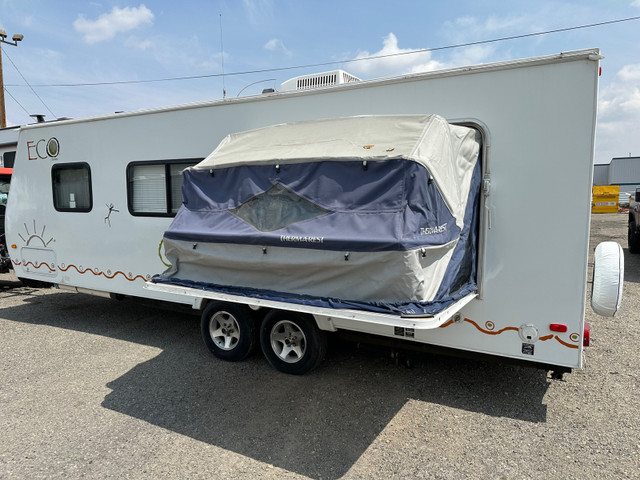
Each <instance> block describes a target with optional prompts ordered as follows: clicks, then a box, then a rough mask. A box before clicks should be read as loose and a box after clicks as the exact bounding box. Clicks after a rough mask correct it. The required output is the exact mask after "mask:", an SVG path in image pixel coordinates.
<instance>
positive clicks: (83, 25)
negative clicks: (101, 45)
mask: <svg viewBox="0 0 640 480" xmlns="http://www.w3.org/2000/svg"><path fill="white" fill-rule="evenodd" d="M153 19H154V15H153V12H151V10H149V9H148V8H147V7H145V6H144V4H141V5H140V6H139V7H124V8H118V7H113V9H112V10H111V12H109V13H104V14H102V15H100V16H99V17H98V18H97V19H96V20H88V19H86V18H85V17H84V15H79V16H78V18H77V19H76V20H75V21H74V22H73V28H75V30H76V31H77V32H80V33H82V34H83V35H84V39H85V41H86V42H87V43H97V42H102V41H105V40H110V39H112V38H113V37H115V36H116V34H118V33H122V32H128V31H130V30H134V29H136V28H138V27H140V26H142V25H151V24H152V23H153Z"/></svg>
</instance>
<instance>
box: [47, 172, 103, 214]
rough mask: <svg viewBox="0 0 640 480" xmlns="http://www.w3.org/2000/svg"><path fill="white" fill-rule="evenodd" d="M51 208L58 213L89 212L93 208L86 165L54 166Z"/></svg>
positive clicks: (89, 178) (89, 177) (89, 176)
mask: <svg viewBox="0 0 640 480" xmlns="http://www.w3.org/2000/svg"><path fill="white" fill-rule="evenodd" d="M51 180H52V184H53V206H54V207H55V209H56V210H58V211H59V212H90V211H91V208H92V207H93V198H92V193H91V169H90V168H89V165H88V164H86V163H72V164H66V165H54V166H53V167H52V169H51Z"/></svg>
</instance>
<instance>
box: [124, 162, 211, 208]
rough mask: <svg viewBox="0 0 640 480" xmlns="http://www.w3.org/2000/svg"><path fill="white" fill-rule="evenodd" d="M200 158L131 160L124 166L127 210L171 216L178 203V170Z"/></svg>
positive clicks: (180, 177) (180, 193)
mask: <svg viewBox="0 0 640 480" xmlns="http://www.w3.org/2000/svg"><path fill="white" fill-rule="evenodd" d="M199 161H200V160H199V159H197V160H196V159H194V160H169V161H164V162H158V161H151V162H134V163H131V164H129V166H128V167H127V192H128V197H129V201H128V203H129V212H130V213H131V214H132V215H137V216H148V217H173V216H174V215H175V214H176V213H177V212H178V209H179V208H180V205H182V171H183V170H184V169H185V168H187V167H191V166H193V165H195V164H197V163H198V162H199Z"/></svg>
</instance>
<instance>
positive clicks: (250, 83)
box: [0, 0, 640, 163]
mask: <svg viewBox="0 0 640 480" xmlns="http://www.w3.org/2000/svg"><path fill="white" fill-rule="evenodd" d="M633 17H640V0H624V1H617V0H606V1H605V0H603V1H593V0H584V1H580V2H577V1H576V2H575V3H572V2H564V1H553V2H551V1H545V0H541V1H536V2H531V1H526V2H525V1H520V0H512V1H509V2H505V1H502V0H501V1H497V0H496V1H477V0H475V1H468V0H457V1H456V2H450V1H438V0H431V1H426V0H424V1H417V0H416V1H408V0H406V1H405V0H395V1H393V2H392V1H389V0H384V1H380V0H341V1H335V0H322V1H320V0H318V1H315V0H209V1H189V0H183V1H182V2H176V1H168V0H158V1H154V0H145V1H144V3H143V2H140V1H139V0H137V1H136V0H121V1H111V0H104V1H87V0H83V1H79V0H65V1H58V2H52V1H50V0H0V28H2V29H4V30H5V31H6V32H7V34H8V39H10V38H11V37H12V36H13V34H15V33H21V34H23V35H24V40H23V41H22V42H20V43H19V44H18V46H17V47H14V46H10V45H5V44H3V45H2V54H3V57H2V60H3V72H4V83H5V103H6V114H7V123H8V124H9V125H23V124H27V123H31V122H32V121H33V120H32V119H31V118H30V117H29V115H31V114H44V115H46V117H45V118H46V119H47V120H51V119H54V118H61V117H70V118H82V117H88V116H94V115H102V114H108V113H112V112H116V111H130V110H137V109H145V108H154V107H160V106H166V105H176V104H183V103H190V102H198V101H203V100H213V99H220V98H222V97H223V95H224V94H226V96H227V97H235V96H238V95H241V96H245V95H255V94H259V93H260V92H261V91H262V89H264V88H275V89H278V87H279V86H280V84H281V83H282V82H284V81H285V80H287V79H289V78H292V77H295V76H298V75H304V74H307V73H314V72H320V71H327V70H333V69H338V68H341V69H344V70H346V71H348V72H350V73H352V74H354V75H356V76H358V77H360V78H362V79H367V80H368V79H373V78H380V77H388V76H396V75H402V74H407V73H416V72H423V71H432V70H440V69H446V68H451V67H458V66H463V65H476V64H482V63H490V62H496V61H505V60H512V59H517V58H526V57H534V56H541V55H550V54H556V53H560V52H562V51H568V50H578V49H584V48H593V47H598V48H600V49H601V53H602V54H603V55H604V57H605V59H604V60H603V61H602V63H601V66H602V75H601V77H600V89H599V101H598V126H597V131H596V152H595V163H609V161H610V160H611V158H612V157H624V156H629V155H632V156H640V36H639V35H638V34H637V32H638V31H640V19H634V20H628V21H622V22H618V23H612V24H608V25H601V26H595V27H590V28H579V29H572V30H568V31H564V32H558V33H549V34H546V35H532V36H527V37H525V38H520V39H512V40H503V41H494V42H490V43H478V44H476V45H473V46H468V47H459V48H447V49H440V47H447V46H452V45H460V44H465V43H471V42H483V41H488V40H497V39H501V38H504V37H513V36H520V35H528V34H532V33H538V32H548V31H551V30H559V29H568V28H572V27H579V26H583V25H591V24H596V23H602V22H610V21H614V20H623V19H628V18H633ZM428 49H436V50H434V51H428ZM411 50H423V51H422V52H420V53H416V54H410V55H401V56H393V55H391V56H386V57H385V58H381V59H377V60H369V61H357V62H352V60H354V59H358V58H364V57H369V56H377V55H389V54H394V53H402V52H407V51H411ZM424 50H427V51H424ZM331 62H335V63H331ZM327 63H330V64H328V65H322V66H315V67H313V66H309V65H315V64H327ZM248 72H249V73H248ZM250 72H253V73H250ZM223 73H224V75H223ZM181 77H202V78H192V79H184V78H183V79H179V80H166V79H175V78H181ZM114 82H116V83H114ZM105 83H106V85H105ZM87 84H102V85H87ZM223 92H225V93H223ZM425 113H437V112H425Z"/></svg>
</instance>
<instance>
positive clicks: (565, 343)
mask: <svg viewBox="0 0 640 480" xmlns="http://www.w3.org/2000/svg"><path fill="white" fill-rule="evenodd" d="M555 338H556V340H557V341H559V342H560V343H561V344H562V345H564V346H565V347H569V348H578V345H571V344H570V343H567V342H565V341H564V340H560V338H558V336H557V335H556V336H555Z"/></svg>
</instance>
